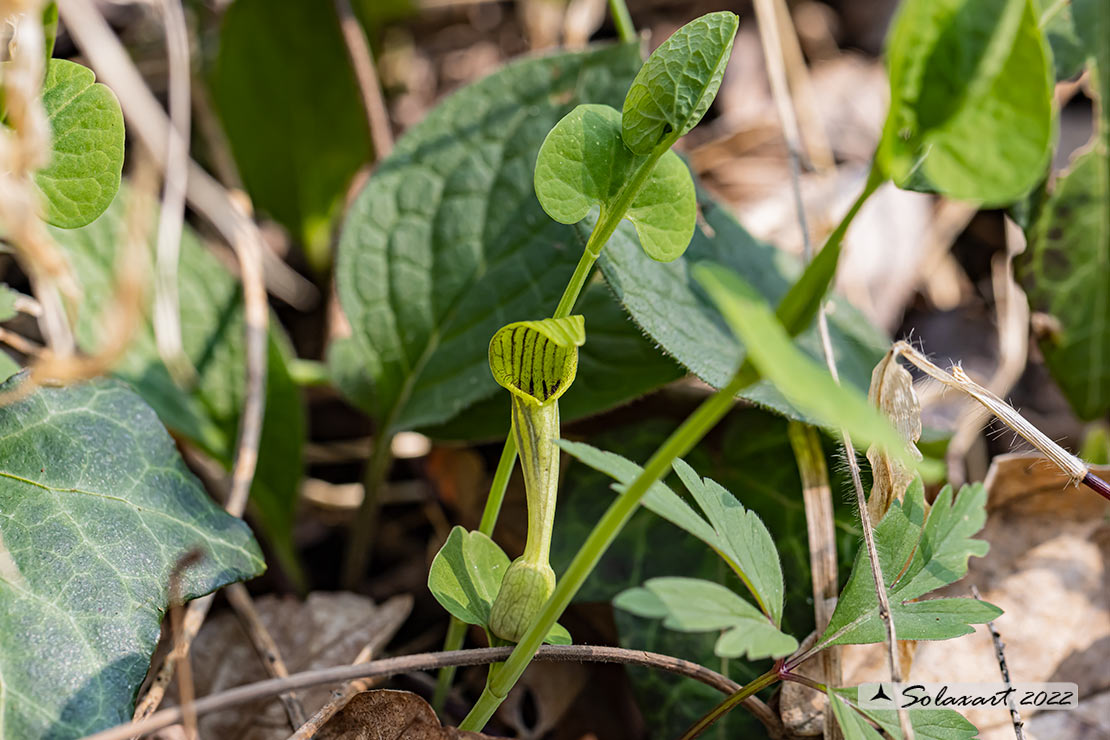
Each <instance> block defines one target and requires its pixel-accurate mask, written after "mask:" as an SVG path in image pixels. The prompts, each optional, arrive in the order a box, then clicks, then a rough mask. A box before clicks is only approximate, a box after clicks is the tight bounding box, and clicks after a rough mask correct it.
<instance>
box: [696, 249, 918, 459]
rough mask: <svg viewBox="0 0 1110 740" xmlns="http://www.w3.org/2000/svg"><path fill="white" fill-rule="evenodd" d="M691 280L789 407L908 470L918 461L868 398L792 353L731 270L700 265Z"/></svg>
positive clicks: (751, 291)
mask: <svg viewBox="0 0 1110 740" xmlns="http://www.w3.org/2000/svg"><path fill="white" fill-rule="evenodd" d="M694 276H695V278H696V279H697V280H698V281H699V282H700V283H701V284H702V286H703V287H704V288H705V290H706V292H708V293H709V296H710V298H712V299H713V300H714V301H715V302H716V303H717V306H718V307H719V308H720V310H721V313H722V314H724V317H725V320H726V321H727V322H728V323H729V325H730V326H731V327H732V330H733V331H734V332H735V333H736V335H737V336H738V337H740V339H741V341H743V342H744V343H745V344H746V345H747V347H748V359H749V360H750V361H751V363H752V364H753V365H755V367H756V368H757V369H758V370H759V371H760V374H761V375H762V376H763V377H765V378H767V379H768V380H770V381H771V382H773V383H774V384H775V387H777V388H778V389H779V390H780V391H781V392H782V394H783V395H784V396H786V398H787V399H788V400H789V401H790V403H791V404H792V405H793V406H794V407H796V408H799V409H802V410H803V411H804V412H805V413H807V414H809V415H811V416H812V417H813V418H815V419H816V420H817V421H818V423H820V424H821V425H822V426H825V427H826V428H830V429H837V428H843V429H846V430H848V431H849V432H850V433H851V434H852V436H853V437H855V438H858V439H859V440H860V441H861V442H862V443H863V444H864V445H867V444H877V445H880V446H882V447H884V448H886V450H887V451H888V452H889V454H891V455H892V456H897V458H898V459H899V460H900V461H901V462H902V464H903V465H904V466H906V467H907V468H912V467H915V466H916V465H917V461H916V460H915V459H914V458H913V457H912V456H911V455H909V454H908V453H907V451H906V445H905V442H904V440H903V439H902V438H901V436H899V434H898V432H897V430H895V429H894V427H892V426H891V424H890V422H889V421H888V420H887V419H886V418H885V417H883V416H882V414H880V413H879V412H878V410H876V409H875V408H874V407H872V406H871V405H870V404H869V403H868V401H867V397H866V396H865V395H863V393H861V392H860V391H858V390H856V389H854V388H851V387H849V386H842V385H839V384H838V383H837V382H836V381H834V380H833V378H832V376H831V375H829V374H828V372H827V371H825V369H824V368H822V367H819V366H818V365H817V364H816V363H815V362H814V361H813V360H811V359H810V358H808V357H806V356H805V354H803V353H802V352H801V350H799V349H798V348H796V347H795V346H794V344H793V342H791V341H790V336H789V335H788V334H787V332H786V330H785V329H783V327H782V325H781V324H780V323H779V322H778V319H777V318H776V317H775V314H774V313H773V312H772V311H771V309H770V307H769V306H768V305H767V303H766V302H765V301H764V300H763V298H762V296H760V295H759V294H758V293H757V292H756V291H755V289H754V288H752V287H751V286H750V285H749V284H748V283H746V282H745V281H744V280H743V279H742V278H741V277H739V276H738V275H737V274H736V273H734V272H731V271H730V270H728V269H726V268H723V267H719V266H714V267H710V266H707V265H699V266H698V267H697V268H695V271H694Z"/></svg>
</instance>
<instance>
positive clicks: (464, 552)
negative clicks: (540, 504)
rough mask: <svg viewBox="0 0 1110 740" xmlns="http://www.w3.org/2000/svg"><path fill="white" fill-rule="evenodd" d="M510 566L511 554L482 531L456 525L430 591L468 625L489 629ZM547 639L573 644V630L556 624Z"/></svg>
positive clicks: (441, 554) (433, 573)
mask: <svg viewBox="0 0 1110 740" xmlns="http://www.w3.org/2000/svg"><path fill="white" fill-rule="evenodd" d="M508 569H509V556H508V555H506V554H505V551H504V550H502V549H501V548H500V547H499V546H498V545H497V543H496V542H494V541H493V540H491V539H490V538H489V537H487V536H486V535H484V534H482V533H481V532H470V531H467V530H466V529H464V528H462V527H458V526H456V527H455V528H453V529H452V530H451V533H450V534H449V535H447V541H446V542H444V543H443V547H441V548H440V549H439V552H437V553H436V556H435V558H434V559H433V560H432V566H431V568H430V569H429V570H428V590H429V591H431V592H432V596H435V598H436V601H438V602H439V605H440V606H442V607H443V608H444V609H446V610H447V612H448V613H449V614H450V615H451V616H453V617H455V618H456V619H459V620H460V621H462V622H465V623H466V624H474V625H478V626H480V627H485V628H487V629H488V628H489V614H490V609H492V608H493V602H494V600H495V599H496V598H497V592H498V591H499V590H500V589H501V579H502V578H504V577H505V571H507V570H508ZM544 642H546V643H548V644H550V645H570V644H572V641H571V638H570V633H569V632H567V630H566V628H565V627H563V626H562V625H560V624H556V625H555V626H553V627H552V628H551V630H550V631H549V632H548V633H547V637H545V638H544Z"/></svg>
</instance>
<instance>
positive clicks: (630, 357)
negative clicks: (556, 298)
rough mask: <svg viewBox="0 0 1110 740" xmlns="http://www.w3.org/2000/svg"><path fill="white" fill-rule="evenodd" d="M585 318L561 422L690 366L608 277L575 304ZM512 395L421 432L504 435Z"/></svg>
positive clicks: (650, 387) (627, 397) (457, 436)
mask: <svg viewBox="0 0 1110 740" xmlns="http://www.w3.org/2000/svg"><path fill="white" fill-rule="evenodd" d="M575 310H576V311H579V312H580V313H582V314H583V315H584V316H585V317H586V325H587V326H589V327H590V341H588V342H586V344H584V345H583V346H581V347H579V348H578V376H577V379H576V380H575V382H574V387H573V388H572V389H571V390H570V391H569V392H568V393H567V394H566V395H565V396H563V397H562V398H560V399H559V418H560V419H561V420H562V423H563V424H564V425H565V424H568V423H570V422H572V421H576V420H578V419H582V418H584V417H587V416H592V415H594V414H597V413H600V412H602V411H605V410H607V409H610V408H613V407H614V406H619V405H621V404H624V403H627V402H628V401H631V400H633V399H637V398H640V397H642V396H645V395H647V394H648V393H651V392H652V391H654V390H656V389H657V388H659V387H660V386H662V385H665V384H667V383H669V382H671V381H672V380H678V379H679V378H681V377H682V376H683V375H685V374H686V373H685V371H684V370H683V369H682V368H681V367H679V365H678V364H677V363H675V362H674V360H672V359H671V358H669V357H667V356H666V355H664V354H663V353H661V352H660V351H659V350H658V349H656V347H655V345H654V344H652V342H651V341H650V340H649V339H648V338H646V337H644V335H643V333H642V332H641V331H640V328H639V327H638V326H636V324H635V323H633V322H632V320H631V319H629V318H628V314H626V313H625V312H624V310H623V309H622V308H621V307H620V305H619V304H618V303H617V302H616V300H614V298H613V294H612V292H611V291H610V290H609V289H608V288H607V287H606V286H605V284H604V283H603V282H596V283H591V284H590V285H588V286H586V289H585V291H583V293H582V297H581V298H580V299H579V301H578V306H577V308H576V309H575ZM508 417H509V399H507V398H506V397H505V395H504V394H501V393H497V394H495V395H493V396H491V397H490V398H488V399H487V400H485V401H479V402H478V403H475V404H474V405H472V406H470V407H469V408H467V409H466V412H465V413H463V414H461V415H459V416H457V417H455V419H453V420H452V421H449V422H447V423H446V424H442V425H438V426H435V427H431V428H425V429H423V430H422V431H423V432H424V433H425V434H427V435H429V436H431V437H433V438H435V439H449V440H475V439H495V438H497V437H504V436H505V432H506V430H507V428H508V425H507V422H506V419H508Z"/></svg>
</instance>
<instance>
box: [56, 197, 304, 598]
mask: <svg viewBox="0 0 1110 740" xmlns="http://www.w3.org/2000/svg"><path fill="white" fill-rule="evenodd" d="M127 193H128V191H127V189H126V188H125V189H124V190H122V191H121V192H120V197H118V198H117V199H116V201H115V202H114V203H113V204H112V206H111V207H110V208H109V209H108V210H107V211H106V212H105V213H104V215H103V216H101V217H100V218H99V219H97V220H96V221H95V222H94V223H91V224H89V225H88V226H85V227H83V228H79V229H69V230H63V229H52V230H51V233H52V235H53V237H54V239H55V241H56V242H57V243H58V245H59V246H60V247H61V248H62V251H63V252H64V254H65V255H66V257H67V259H68V260H69V262H70V264H71V265H72V267H73V270H74V273H75V275H76V277H77V281H78V283H79V284H80V285H81V289H82V298H83V303H82V305H81V310H80V311H79V312H78V314H77V325H76V335H77V342H78V344H79V345H80V347H81V348H82V349H83V350H85V351H87V352H96V351H97V350H98V349H99V348H100V346H101V343H102V342H103V341H104V336H105V332H104V327H105V325H106V324H108V322H112V321H115V320H117V319H116V318H115V314H114V312H116V311H118V310H119V309H118V307H117V306H116V304H115V297H116V290H117V284H116V272H117V266H118V261H119V260H120V259H121V258H122V255H125V254H126V253H127V252H126V248H125V244H126V239H125V237H124V236H123V235H124V224H125V220H126V212H127V208H128V196H127ZM155 234H156V224H151V230H150V236H149V243H150V244H151V250H152V251H153V244H154V235H155ZM177 276H178V290H179V294H180V299H181V306H182V307H183V309H184V310H182V312H181V333H182V342H183V345H184V350H185V354H186V356H187V357H188V358H189V359H190V361H191V362H192V364H193V367H194V368H196V371H197V378H196V381H195V383H194V384H193V385H192V386H191V387H188V388H182V387H180V386H178V385H177V384H176V383H175V382H174V381H173V379H172V378H171V376H170V373H169V371H168V370H167V369H166V366H165V365H164V364H163V363H162V359H161V357H160V355H159V353H158V347H157V344H156V343H155V339H154V329H153V327H152V325H151V324H150V323H149V321H148V320H145V319H144V320H143V322H142V323H141V324H140V326H139V328H138V330H137V331H136V333H135V335H134V336H132V338H131V342H130V344H129V346H128V350H127V352H126V353H125V354H124V356H123V357H122V359H121V360H120V361H119V363H118V364H117V365H116V367H115V368H113V374H114V375H115V376H116V377H118V378H121V379H123V380H126V381H127V382H128V383H130V384H131V385H132V387H134V388H135V390H136V391H137V392H138V393H139V394H140V395H141V396H142V397H143V399H144V400H145V401H146V402H147V403H149V404H150V405H151V406H152V407H153V408H154V410H155V411H156V412H157V413H158V415H159V417H160V418H161V419H162V423H163V424H165V425H166V426H167V427H169V428H170V429H171V430H173V432H174V433H175V434H178V435H180V436H182V437H184V438H185V439H187V440H189V441H190V442H191V443H192V444H194V445H196V446H197V447H198V448H200V449H201V450H203V451H204V452H205V453H207V454H209V455H211V456H212V457H213V458H215V459H216V460H217V461H218V462H219V463H220V464H222V465H223V466H224V467H225V468H227V469H230V467H231V465H232V462H233V460H234V456H235V442H236V438H237V435H238V429H239V415H240V413H241V409H242V408H243V402H244V400H245V398H246V381H245V363H246V359H245V350H244V345H243V334H244V319H243V298H242V289H241V287H240V285H239V283H238V281H237V280H236V279H235V277H234V276H233V275H231V274H230V273H229V272H228V271H227V270H226V269H225V268H224V266H223V265H222V264H221V263H220V262H219V260H218V259H216V257H214V256H213V255H212V254H210V253H209V252H208V250H207V249H206V248H205V247H204V246H203V245H202V244H201V242H200V239H199V238H198V237H197V235H196V233H195V232H193V231H192V230H191V229H189V228H188V227H186V229H185V230H184V232H183V233H182V238H181V254H180V260H179V266H178V274H177ZM151 280H152V278H151ZM145 315H146V316H150V315H151V314H150V312H149V311H148V312H147V313H146V314H145ZM291 354H292V351H291V349H289V344H288V340H287V339H286V337H285V336H284V335H283V334H282V331H281V328H280V326H279V325H278V324H277V322H276V321H272V322H271V333H270V342H269V349H268V356H267V369H268V372H267V375H268V377H267V382H266V409H265V414H264V417H263V423H262V440H261V444H260V445H259V459H258V467H257V472H256V474H255V478H254V484H253V486H252V488H251V503H252V506H253V507H254V508H253V511H255V512H257V515H258V519H259V521H260V523H261V524H262V525H263V530H264V533H265V534H266V536H267V538H268V539H269V540H270V541H271V542H272V544H273V546H274V550H275V554H277V555H278V556H279V558H280V561H281V564H282V566H283V568H285V570H286V571H287V572H288V574H289V575H290V576H291V577H293V578H294V579H297V578H299V566H298V564H297V562H296V556H295V553H294V547H293V541H292V527H293V523H294V518H295V515H296V507H297V501H298V497H299V485H300V480H301V478H302V477H303V474H304V470H303V464H302V459H303V458H302V454H303V450H302V448H303V445H304V437H305V419H304V408H303V402H302V399H301V395H300V390H299V389H298V388H297V386H296V384H295V383H294V382H293V380H292V378H291V377H290V376H289V369H288V366H287V363H288V360H289V357H290V356H291Z"/></svg>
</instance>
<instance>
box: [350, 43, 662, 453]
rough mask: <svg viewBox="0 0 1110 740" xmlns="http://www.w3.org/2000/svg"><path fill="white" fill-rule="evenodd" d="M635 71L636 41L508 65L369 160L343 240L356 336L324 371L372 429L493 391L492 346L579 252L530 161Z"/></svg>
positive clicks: (567, 272)
mask: <svg viewBox="0 0 1110 740" xmlns="http://www.w3.org/2000/svg"><path fill="white" fill-rule="evenodd" d="M639 66H640V57H639V51H638V47H637V45H635V44H628V45H623V46H617V47H602V48H597V49H593V50H589V51H584V52H573V53H563V54H555V55H552V56H549V57H543V58H539V59H525V60H523V61H518V62H514V63H512V64H509V65H507V66H505V67H504V68H502V69H501V70H499V71H498V72H496V73H495V74H493V75H491V76H489V77H487V78H485V79H483V80H481V81H479V82H477V83H475V84H473V85H470V86H468V87H466V88H464V89H463V90H460V91H459V92H457V93H455V94H454V95H452V96H451V97H449V98H447V99H446V100H445V101H444V102H443V103H441V104H440V105H438V106H437V107H436V108H435V109H434V110H432V111H431V112H430V113H429V114H428V116H427V117H426V118H425V119H424V120H423V121H421V122H420V123H419V124H417V125H416V126H413V127H412V128H410V129H409V130H408V132H407V133H406V134H405V135H404V136H403V137H402V138H401V139H400V140H399V141H398V142H397V146H396V147H395V148H394V150H393V154H392V155H390V157H388V158H387V159H385V160H384V161H382V162H381V163H380V164H379V165H378V167H377V169H376V171H375V173H374V175H373V176H372V177H371V178H370V181H369V182H368V183H367V185H366V187H365V188H364V189H363V191H362V192H361V193H360V194H359V196H358V197H357V198H356V199H355V201H354V203H353V204H352V206H351V209H350V211H349V212H348V216H347V220H346V223H345V224H344V227H343V232H342V235H341V236H340V241H339V254H338V257H337V269H336V273H335V274H336V285H337V289H338V292H339V300H340V303H341V304H342V306H343V311H344V313H345V314H346V316H347V318H348V319H349V321H350V324H351V327H352V336H351V337H350V338H349V339H347V340H343V341H341V342H339V343H335V342H333V343H332V345H331V346H330V347H329V350H328V362H329V365H330V367H331V368H332V371H333V374H334V376H335V377H336V378H337V382H338V383H339V384H340V386H341V387H342V388H343V390H344V392H345V393H346V394H347V395H348V396H349V397H350V398H351V399H352V400H353V401H354V402H355V403H356V404H357V405H359V406H360V407H362V408H363V409H365V410H366V411H368V412H369V413H370V414H372V415H373V416H374V417H375V418H376V419H377V420H378V421H379V423H380V424H381V425H382V427H383V429H382V433H385V434H388V433H391V432H396V431H398V430H401V429H412V428H419V427H426V426H431V425H433V424H439V423H443V422H446V421H448V420H449V419H451V418H452V417H454V416H456V415H457V414H458V413H459V412H461V411H462V410H463V409H465V408H467V407H468V406H470V405H472V404H474V403H475V402H477V401H480V400H482V399H484V398H487V397H489V396H492V395H494V394H495V393H496V392H497V384H496V383H494V382H493V381H492V380H491V378H490V372H489V365H488V361H489V360H488V357H487V352H486V347H487V343H488V342H489V338H490V337H491V336H493V334H494V332H496V331H497V330H498V329H499V328H501V327H502V326H503V325H505V324H506V323H508V322H509V321H513V320H515V319H518V318H520V317H522V316H548V315H550V314H551V311H552V310H554V308H555V306H556V304H558V302H559V297H560V295H561V294H562V292H563V289H564V288H565V286H566V285H567V282H568V280H569V278H570V276H571V274H572V273H573V272H574V267H575V265H576V264H577V262H578V259H579V257H580V256H581V254H582V243H581V242H580V241H579V238H578V235H577V232H576V230H575V228H574V227H570V226H565V225H563V224H559V223H556V222H554V221H552V220H551V219H550V218H549V217H548V216H547V214H546V213H544V211H543V208H541V207H540V204H539V202H538V201H537V200H536V195H535V191H534V189H533V182H532V176H533V171H534V169H535V163H536V153H537V152H538V151H539V148H540V145H541V144H542V143H543V140H544V137H546V136H547V134H548V132H549V131H551V128H552V127H553V126H554V125H555V124H556V123H558V122H559V119H561V118H562V117H563V116H564V115H566V114H567V113H568V112H569V111H570V110H572V109H573V108H574V107H575V106H576V105H578V104H579V103H584V102H592V101H604V100H619V99H620V95H622V94H623V93H624V91H625V90H626V89H627V85H628V83H629V81H630V80H631V79H632V77H633V76H634V75H635V73H636V70H637V69H639ZM637 249H639V247H637Z"/></svg>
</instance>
